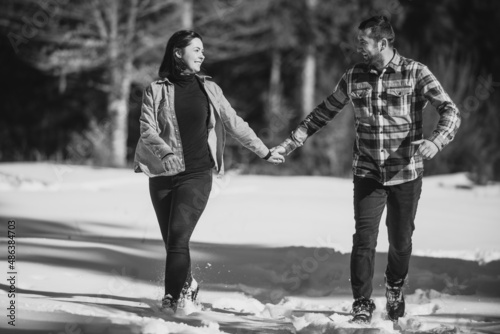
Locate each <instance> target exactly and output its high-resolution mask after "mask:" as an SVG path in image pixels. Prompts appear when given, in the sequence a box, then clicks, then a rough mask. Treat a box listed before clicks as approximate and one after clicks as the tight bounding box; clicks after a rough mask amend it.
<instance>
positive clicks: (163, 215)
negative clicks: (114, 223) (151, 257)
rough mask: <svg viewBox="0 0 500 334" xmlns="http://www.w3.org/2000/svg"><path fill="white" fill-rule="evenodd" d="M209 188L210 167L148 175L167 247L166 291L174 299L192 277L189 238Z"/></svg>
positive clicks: (152, 199) (202, 209) (210, 182)
mask: <svg viewBox="0 0 500 334" xmlns="http://www.w3.org/2000/svg"><path fill="white" fill-rule="evenodd" d="M211 189H212V171H211V170H206V171H203V172H193V173H187V174H179V175H174V176H159V177H153V178H150V179H149V193H150V195H151V201H152V202H153V207H154V209H155V212H156V217H157V218H158V223H159V225H160V230H161V235H162V237H163V241H164V242H165V248H166V250H167V257H166V265H165V294H170V295H171V296H172V297H173V298H174V299H178V298H179V295H180V293H181V290H182V287H183V285H184V283H185V282H186V281H189V280H190V278H191V257H190V254H189V240H190V239H191V235H192V233H193V230H194V228H195V226H196V223H198V220H199V219H200V216H201V214H202V213H203V211H204V210H205V207H206V205H207V201H208V197H209V195H210V191H211Z"/></svg>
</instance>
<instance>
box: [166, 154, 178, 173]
mask: <svg viewBox="0 0 500 334" xmlns="http://www.w3.org/2000/svg"><path fill="white" fill-rule="evenodd" d="M161 163H162V165H163V168H165V170H166V171H167V172H176V171H180V170H181V169H182V163H181V159H179V157H177V156H176V155H175V154H168V155H166V156H164V157H163V158H162V159H161Z"/></svg>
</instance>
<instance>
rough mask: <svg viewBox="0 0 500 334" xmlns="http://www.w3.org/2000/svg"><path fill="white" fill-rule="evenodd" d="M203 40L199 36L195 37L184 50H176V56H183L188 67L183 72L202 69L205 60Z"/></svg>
mask: <svg viewBox="0 0 500 334" xmlns="http://www.w3.org/2000/svg"><path fill="white" fill-rule="evenodd" d="M203 53H204V50H203V42H202V41H201V40H200V39H199V38H194V39H193V40H192V41H191V43H189V45H188V46H186V47H185V48H184V49H183V50H177V51H175V56H176V57H180V58H182V61H183V62H184V64H185V66H186V69H185V70H184V71H183V73H186V74H188V73H189V74H192V73H198V72H200V70H201V64H202V63H203V61H204V60H205V56H204V54H203Z"/></svg>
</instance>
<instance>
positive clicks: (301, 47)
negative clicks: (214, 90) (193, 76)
mask: <svg viewBox="0 0 500 334" xmlns="http://www.w3.org/2000/svg"><path fill="white" fill-rule="evenodd" d="M373 15H385V16H387V17H388V18H389V19H390V20H391V23H392V24H393V27H394V29H395V32H396V43H395V46H396V48H397V50H398V52H399V53H400V54H401V55H403V56H405V57H408V58H412V59H415V60H417V61H419V62H422V63H424V64H425V65H427V66H428V67H429V69H430V70H431V71H432V72H433V73H434V74H435V76H436V77H437V78H438V79H439V80H440V82H441V83H442V85H443V86H444V88H445V90H446V91H447V92H448V94H449V95H450V96H451V98H452V99H453V101H454V102H455V103H456V104H457V106H458V107H459V109H460V111H461V113H462V126H461V128H460V131H459V132H458V134H457V136H456V138H455V140H454V141H453V142H452V143H451V144H450V145H449V146H448V147H446V148H445V149H444V150H443V151H442V152H441V153H440V154H439V155H437V156H436V157H435V158H434V159H433V160H431V161H428V162H426V175H435V174H449V173H455V172H464V171H465V172H468V173H469V174H468V175H469V176H470V178H471V179H472V180H473V181H475V182H476V183H478V184H486V183H488V182H490V181H495V180H496V181H498V180H500V132H499V131H498V130H499V129H500V112H498V106H499V105H500V94H499V91H500V57H498V53H499V51H500V34H498V31H500V1H495V0H482V1H467V0H440V1H433V0H421V1H415V0H401V1H397V0H376V1H367V0H252V1H249V0H248V1H244V0H184V1H183V0H122V1H119V0H93V1H83V0H2V1H1V2H0V63H1V64H2V65H1V66H0V77H1V78H2V85H1V86H2V88H1V89H0V96H1V98H0V110H1V112H0V161H4V162H5V161H51V162H57V163H68V164H84V165H93V166H115V167H128V168H131V166H132V162H133V155H134V150H135V146H136V143H137V140H138V138H139V115H140V107H141V98H142V91H143V89H144V88H145V87H146V85H148V84H149V83H150V82H151V81H153V80H155V79H156V78H157V72H158V67H159V64H160V62H161V58H162V56H163V53H164V49H165V45H166V43H167V40H168V38H169V37H170V36H171V35H172V34H173V33H174V32H175V31H177V30H179V29H193V30H195V31H197V32H199V33H200V34H201V35H202V36H203V39H204V45H205V55H206V60H205V63H204V67H203V71H204V73H205V74H207V75H210V76H211V77H212V78H213V80H214V81H215V82H216V83H218V84H219V85H220V86H221V87H222V89H223V91H224V94H225V96H226V97H227V98H228V100H229V101H230V102H231V104H232V106H233V107H234V108H235V109H236V111H237V112H238V114H239V115H240V116H241V117H243V118H244V119H245V120H246V121H248V122H249V124H250V126H251V127H252V128H253V129H254V130H255V132H256V133H257V134H258V135H259V137H260V138H262V139H263V141H264V142H265V143H266V144H267V145H268V146H269V147H272V146H274V145H277V144H279V143H280V142H281V141H282V140H283V139H285V138H286V137H287V136H288V135H289V133H290V131H291V130H292V129H293V128H294V127H295V126H296V125H297V124H298V122H299V121H300V120H302V119H303V118H304V117H305V116H306V115H307V114H308V113H309V112H310V111H311V110H312V109H313V108H314V106H316V105H317V104H319V103H320V102H321V101H322V100H323V99H324V98H325V97H326V96H327V95H328V94H329V93H330V92H331V91H332V90H333V88H334V87H335V86H336V83H337V81H338V80H339V79H340V77H341V75H342V73H343V72H344V71H345V69H347V68H348V67H349V66H351V65H353V64H354V63H356V62H359V61H360V60H361V59H360V58H359V56H358V55H357V54H356V52H355V51H356V39H355V38H356V33H357V27H358V25H359V23H360V22H361V21H362V20H364V19H366V18H369V17H371V16H373ZM427 109H428V110H426V111H425V112H426V114H425V117H424V118H425V124H424V126H425V134H426V135H429V134H430V133H431V132H432V130H433V129H434V127H435V124H436V122H437V120H438V114H437V112H436V111H435V110H434V108H433V107H432V106H430V105H429V106H428V107H427ZM353 140H354V131H353V116H352V108H351V107H350V106H347V107H346V108H345V109H344V110H343V112H342V113H341V114H340V115H339V116H337V118H336V119H335V120H334V121H333V122H332V123H331V124H329V125H328V126H327V127H326V128H325V129H323V131H321V132H320V133H318V134H316V135H315V136H313V137H311V138H310V139H309V140H308V142H307V144H306V145H305V146H304V147H302V148H301V149H300V150H297V151H296V152H294V154H292V155H291V156H290V157H289V158H288V159H287V163H286V164H284V165H282V166H279V167H276V166H271V165H268V164H266V163H265V162H263V161H262V160H260V159H259V158H258V157H257V156H255V155H254V154H252V153H251V152H250V151H248V150H246V149H244V148H242V147H241V146H240V145H239V144H237V142H236V141H235V140H233V139H231V138H229V140H228V143H227V146H226V154H225V161H226V166H227V168H230V169H233V170H235V169H236V170H238V171H239V172H241V173H251V174H274V175H329V176H340V177H349V176H350V174H351V162H352V145H353Z"/></svg>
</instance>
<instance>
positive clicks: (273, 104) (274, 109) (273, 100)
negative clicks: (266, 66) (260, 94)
mask: <svg viewBox="0 0 500 334" xmlns="http://www.w3.org/2000/svg"><path fill="white" fill-rule="evenodd" d="M280 105H281V54H280V51H279V50H278V49H274V50H273V52H272V55H271V74H270V78H269V99H268V111H269V113H268V114H269V117H270V119H269V121H271V118H275V116H277V115H278V116H279V114H280Z"/></svg>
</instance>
